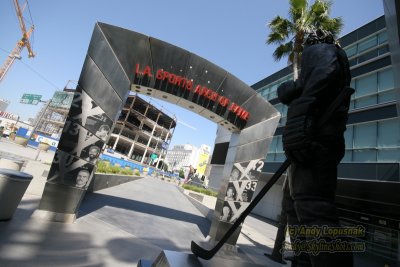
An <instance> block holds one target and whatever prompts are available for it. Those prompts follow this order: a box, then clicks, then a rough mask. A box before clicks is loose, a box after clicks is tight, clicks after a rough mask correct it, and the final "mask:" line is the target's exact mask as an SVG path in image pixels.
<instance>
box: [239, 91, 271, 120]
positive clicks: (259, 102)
mask: <svg viewBox="0 0 400 267" xmlns="http://www.w3.org/2000/svg"><path fill="white" fill-rule="evenodd" d="M242 107H243V108H244V109H246V110H247V111H248V112H249V113H250V117H249V120H248V121H247V123H246V127H250V126H252V125H254V124H257V123H259V122H260V121H265V120H268V119H270V118H272V117H277V116H279V112H278V111H277V110H276V109H275V107H274V106H273V105H271V104H270V103H268V101H267V100H266V99H265V98H263V97H262V96H261V95H259V94H255V95H253V97H252V98H250V99H249V100H248V101H247V102H246V103H244V104H243V105H242ZM274 127H276V126H274Z"/></svg>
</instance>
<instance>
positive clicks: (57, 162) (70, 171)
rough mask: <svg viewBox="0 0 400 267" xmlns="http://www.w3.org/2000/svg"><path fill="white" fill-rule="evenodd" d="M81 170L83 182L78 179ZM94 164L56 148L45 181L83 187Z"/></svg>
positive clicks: (90, 176)
mask: <svg viewBox="0 0 400 267" xmlns="http://www.w3.org/2000/svg"><path fill="white" fill-rule="evenodd" d="M81 171H82V172H86V174H85V177H84V179H85V182H84V181H80V180H79V176H80V175H81V174H82V173H81ZM93 171H94V165H93V164H91V163H89V162H88V161H85V160H83V159H79V158H77V157H74V156H72V155H70V154H68V153H66V152H63V151H61V150H57V152H56V153H55V155H54V158H53V162H52V164H51V167H50V171H49V175H48V176H47V183H54V184H63V185H68V186H72V187H79V188H82V189H85V188H87V187H88V186H89V183H90V180H91V178H92V176H93Z"/></svg>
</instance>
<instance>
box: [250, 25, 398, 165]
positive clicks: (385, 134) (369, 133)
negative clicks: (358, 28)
mask: <svg viewBox="0 0 400 267" xmlns="http://www.w3.org/2000/svg"><path fill="white" fill-rule="evenodd" d="M383 47H385V49H382V48H383ZM344 50H345V51H346V53H347V56H348V57H349V61H353V66H352V67H351V69H354V68H356V67H358V66H359V65H361V64H365V62H366V61H367V60H376V59H378V58H380V57H381V56H383V55H386V54H387V53H389V49H388V40H387V32H386V29H383V30H380V31H379V32H376V33H373V34H371V35H370V36H368V37H365V38H363V39H362V40H360V41H358V42H355V43H353V44H351V45H349V46H347V47H344ZM372 51H377V52H376V53H375V52H374V53H371V52H372ZM372 54H373V56H370V55H372ZM291 79H293V75H292V74H290V75H287V76H285V77H282V78H281V79H279V80H277V81H275V82H273V83H270V84H268V85H266V86H264V87H262V88H260V89H257V92H259V93H260V94H261V95H262V96H263V97H264V98H266V99H267V100H268V101H271V100H272V101H274V99H276V98H277V94H276V90H277V88H278V86H279V84H281V83H282V82H285V81H287V80H291ZM351 86H352V87H353V88H354V89H355V90H356V91H355V93H354V94H353V95H352V99H351V103H350V113H351V112H357V111H360V110H363V109H371V108H374V107H376V106H379V105H381V104H389V103H391V102H393V103H394V102H395V101H396V99H395V86H394V74H393V69H392V66H386V67H384V68H381V69H377V70H374V71H372V72H368V73H365V74H362V75H359V76H357V77H353V79H352V81H351ZM274 106H275V108H276V109H277V110H278V111H279V112H280V113H281V120H280V122H279V126H278V127H283V126H284V125H285V123H286V116H287V106H286V105H283V104H282V103H277V104H275V105H274ZM345 140H346V153H345V157H344V158H343V160H342V162H400V125H399V119H398V118H389V119H385V120H379V121H368V122H363V123H358V124H349V125H347V130H346V132H345ZM284 159H285V155H284V152H283V148H282V136H281V135H276V136H274V137H273V140H272V143H271V145H270V147H269V151H268V154H267V157H266V161H267V162H282V161H284Z"/></svg>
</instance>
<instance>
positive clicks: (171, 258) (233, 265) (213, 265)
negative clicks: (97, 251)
mask: <svg viewBox="0 0 400 267" xmlns="http://www.w3.org/2000/svg"><path fill="white" fill-rule="evenodd" d="M148 266H152V267H191V266H193V267H224V266H229V267H261V266H264V265H259V264H255V263H251V262H245V261H238V260H229V259H225V258H224V259H223V258H218V257H214V258H212V259H210V260H203V259H200V258H198V257H196V256H195V255H193V254H188V253H183V252H177V251H170V250H164V251H163V252H161V254H160V255H159V256H158V257H157V259H156V260H155V261H154V262H153V263H151V262H150V261H148V260H140V261H139V264H138V267H148ZM264 267H265V266H264Z"/></svg>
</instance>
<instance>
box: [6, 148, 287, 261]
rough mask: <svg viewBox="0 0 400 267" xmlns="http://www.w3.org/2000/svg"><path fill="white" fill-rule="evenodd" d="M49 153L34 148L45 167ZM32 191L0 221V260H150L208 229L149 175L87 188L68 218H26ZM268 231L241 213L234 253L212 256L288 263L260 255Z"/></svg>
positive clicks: (171, 187)
mask: <svg viewBox="0 0 400 267" xmlns="http://www.w3.org/2000/svg"><path fill="white" fill-rule="evenodd" d="M31 150H32V151H31ZM4 152H7V155H8V154H13V155H17V156H21V157H22V156H24V158H25V159H26V160H27V161H28V162H29V163H30V164H31V165H30V166H34V165H32V163H35V164H39V163H40V162H39V161H36V162H35V161H34V160H33V159H32V157H34V156H35V154H34V149H33V148H24V147H22V146H18V145H15V144H13V143H10V142H3V141H1V142H0V156H1V154H3V155H4ZM41 154H42V152H41ZM53 155H54V152H47V153H46V152H44V153H43V156H42V155H39V156H41V157H39V159H40V160H41V162H44V163H46V164H42V165H47V166H48V167H49V165H48V162H51V159H52V156H53ZM25 171H27V170H25ZM31 171H33V170H31ZM38 175H39V174H34V179H35V178H37V177H36V176H38ZM42 176H43V175H41V177H39V178H41V179H42V181H43V177H42ZM35 192H40V190H39V191H37V190H36V191H35ZM40 197H41V194H39V193H26V194H25V195H24V197H23V199H22V201H21V203H20V205H19V206H18V209H17V211H16V213H15V215H14V217H13V219H12V220H10V221H7V222H0V266H7V267H8V266H10V267H11V266H12V267H14V266H18V267H24V266H29V267H31V266H38V267H39V266H99V267H100V266H101V267H103V266H112V267H115V266H116V267H119V266H137V263H138V261H139V260H140V259H152V260H153V259H155V258H156V257H157V256H158V255H159V253H160V252H161V251H162V250H173V251H179V252H185V253H191V251H190V242H191V240H204V238H205V236H207V235H208V233H209V229H210V222H209V221H208V220H207V219H206V218H205V216H204V215H203V214H201V213H200V211H199V210H198V209H197V208H196V207H195V206H194V205H193V204H192V203H191V202H190V201H189V200H188V199H187V198H186V196H184V194H182V192H181V190H179V189H178V187H177V186H176V185H175V184H172V183H168V182H165V181H161V180H160V179H156V178H151V177H146V178H143V179H140V180H136V181H133V182H129V183H126V184H123V185H120V186H116V187H112V188H108V189H104V190H101V191H98V192H96V193H92V194H88V195H87V196H85V199H84V200H83V202H82V205H81V207H80V213H79V216H78V219H77V220H76V222H75V223H73V224H62V223H53V222H45V221H41V220H38V219H35V218H32V217H31V215H32V213H33V212H34V211H35V210H36V209H37V207H38V205H39V201H40ZM275 233H276V227H275V226H273V225H271V224H269V223H268V222H267V221H266V220H264V219H263V218H260V217H256V216H249V217H248V218H247V219H246V220H245V223H244V225H243V227H242V233H241V235H240V236H239V239H238V242H237V244H238V248H239V249H238V253H237V254H229V253H226V254H224V255H220V254H217V256H218V257H223V258H229V259H234V260H241V261H247V262H253V263H256V264H260V265H263V266H273V267H274V266H290V265H280V264H278V263H275V262H272V261H270V260H269V259H268V258H267V257H265V256H264V255H263V253H264V252H270V251H271V248H272V247H273V243H274V238H275Z"/></svg>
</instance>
